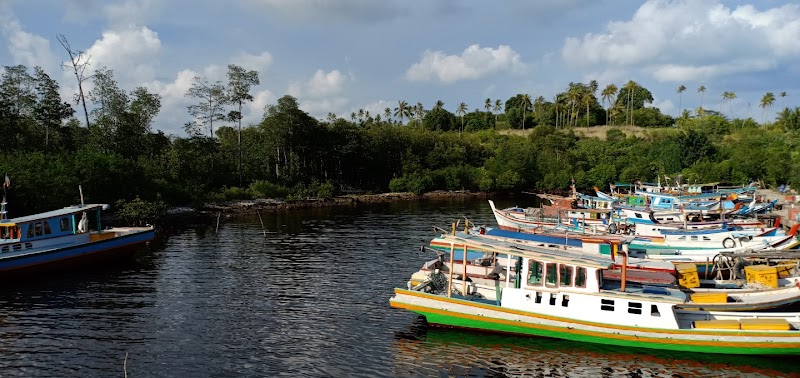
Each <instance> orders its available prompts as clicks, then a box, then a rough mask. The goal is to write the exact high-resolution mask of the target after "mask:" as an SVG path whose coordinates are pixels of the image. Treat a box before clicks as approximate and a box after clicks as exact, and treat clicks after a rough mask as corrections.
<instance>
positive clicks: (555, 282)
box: [544, 263, 558, 288]
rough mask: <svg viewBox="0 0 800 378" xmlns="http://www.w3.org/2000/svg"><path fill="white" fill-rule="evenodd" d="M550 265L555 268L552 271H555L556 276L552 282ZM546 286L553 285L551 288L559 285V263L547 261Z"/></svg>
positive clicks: (545, 271) (545, 269) (545, 270)
mask: <svg viewBox="0 0 800 378" xmlns="http://www.w3.org/2000/svg"><path fill="white" fill-rule="evenodd" d="M550 267H552V268H553V272H552V273H554V274H553V276H554V277H553V281H552V282H550V276H551V274H550V273H551V272H550ZM544 286H545V287H551V288H556V287H558V264H557V263H545V268H544Z"/></svg>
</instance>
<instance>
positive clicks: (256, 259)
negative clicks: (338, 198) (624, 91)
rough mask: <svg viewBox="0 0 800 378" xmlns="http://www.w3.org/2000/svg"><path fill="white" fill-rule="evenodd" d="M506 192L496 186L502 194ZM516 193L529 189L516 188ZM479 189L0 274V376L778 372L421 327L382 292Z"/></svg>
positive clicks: (712, 359) (268, 220)
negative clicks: (117, 263)
mask: <svg viewBox="0 0 800 378" xmlns="http://www.w3.org/2000/svg"><path fill="white" fill-rule="evenodd" d="M509 202H514V201H505V202H501V203H500V205H511V204H513V203H509ZM519 204H520V205H525V204H526V203H524V200H522V201H520V203H519ZM462 216H467V217H469V218H470V219H473V220H476V221H482V222H488V221H491V220H492V219H490V217H491V214H490V211H489V207H488V204H486V202H485V201H466V202H465V201H444V202H424V203H399V204H390V205H375V206H369V207H359V208H354V209H322V210H309V211H301V212H294V213H292V214H264V223H265V227H266V232H267V236H266V238H265V237H264V235H263V233H262V228H261V225H260V223H259V221H258V218H257V217H256V218H248V219H243V220H237V221H229V222H223V224H222V226H221V227H220V232H219V235H215V233H214V231H213V229H190V230H185V231H182V232H179V233H177V234H175V235H172V236H170V237H169V238H167V239H165V240H161V241H160V242H159V243H156V245H154V246H152V247H151V248H150V249H149V250H147V251H144V252H143V253H142V254H140V255H139V256H138V257H137V259H136V261H135V262H133V263H131V264H127V265H124V266H121V267H119V268H117V269H113V270H106V271H103V272H93V273H87V274H80V275H69V276H63V275H62V276H52V277H38V278H36V279H32V280H31V282H29V283H25V284H8V283H7V284H4V287H2V288H0V306H1V307H0V376H2V377H9V376H24V377H40V376H44V377H77V376H80V377H122V376H123V365H124V364H125V357H126V354H127V373H128V376H129V377H162V376H163V377H230V376H262V377H276V376H286V377H297V376H315V377H362V376H378V377H388V376H434V377H438V376H442V377H444V376H476V377H504V376H548V377H566V376H626V377H673V376H682V377H696V376H726V377H727V376H744V375H746V376H764V377H771V376H789V375H792V374H794V372H797V371H800V366H798V364H797V363H796V362H794V361H793V360H792V359H770V358H747V357H744V358H743V357H728V356H702V355H701V356H692V355H688V354H667V353H660V352H642V351H637V350H633V349H615V348H610V347H602V346H594V345H583V344H578V343H570V342H564V341H559V340H549V339H535V338H518V337H511V336H502V335H492V334H483V333H473V332H462V331H456V330H439V329H429V328H428V327H426V325H425V322H424V320H423V318H421V317H418V316H417V315H414V314H412V313H408V312H405V311H401V310H393V309H390V308H389V306H388V300H389V297H390V296H391V294H392V289H393V288H394V287H395V286H401V287H402V286H404V285H405V282H406V281H407V280H408V278H409V275H410V274H411V273H412V272H413V271H415V270H416V269H418V268H419V266H420V265H421V264H422V262H423V261H424V260H425V259H429V258H432V257H434V256H433V255H431V254H430V253H428V252H421V251H420V250H419V248H418V247H419V246H420V245H423V244H426V243H427V242H428V241H429V240H430V238H431V237H433V236H434V233H433V232H432V228H433V226H440V227H446V225H447V224H449V223H450V222H453V221H455V220H457V219H458V218H460V217H462Z"/></svg>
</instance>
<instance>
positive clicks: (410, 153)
mask: <svg viewBox="0 0 800 378" xmlns="http://www.w3.org/2000/svg"><path fill="white" fill-rule="evenodd" d="M228 68H229V70H228V82H227V83H221V82H209V81H208V80H206V79H205V78H200V77H198V78H195V81H194V85H193V86H192V89H190V91H189V92H188V93H187V96H189V97H192V98H194V99H196V100H197V103H196V104H195V105H192V106H190V107H189V109H187V110H188V113H187V120H191V121H189V122H187V123H186V125H185V130H186V131H187V135H188V136H186V137H177V136H171V135H165V134H164V133H163V132H161V131H155V130H153V129H152V125H153V120H154V119H155V117H156V116H157V115H158V113H159V110H160V108H161V103H160V97H159V96H158V95H157V94H155V93H151V92H149V91H148V90H147V89H146V88H144V87H139V88H134V89H132V90H126V89H122V88H119V87H118V85H117V83H116V81H115V80H114V73H113V71H111V70H109V69H106V68H101V69H98V70H97V71H96V72H95V73H94V75H92V76H91V78H90V80H91V81H92V85H91V90H90V91H89V92H88V93H82V92H80V93H78V94H77V95H76V98H77V99H78V103H77V104H76V106H75V107H73V105H72V104H70V103H67V102H65V101H64V100H63V99H62V98H61V97H60V96H59V84H58V83H57V82H56V81H55V80H53V79H51V78H50V77H49V76H48V75H47V74H46V73H45V72H43V71H42V70H41V69H40V68H38V67H34V68H33V69H32V70H31V69H29V68H28V67H25V66H7V67H4V72H3V75H2V82H1V83H0V135H2V137H0V149H1V150H2V158H1V159H0V173H2V172H7V173H8V175H9V176H11V178H12V187H11V188H10V191H9V200H10V203H11V205H10V207H11V210H12V213H14V214H16V215H21V213H32V212H36V211H41V210H49V209H53V208H57V207H62V206H65V205H67V204H72V203H76V202H78V198H79V197H78V190H77V188H78V185H82V187H83V191H84V195H85V197H86V201H87V202H102V203H117V201H119V200H122V201H127V203H128V204H131V202H130V201H133V202H132V203H133V204H136V205H137V206H145V207H146V206H154V207H155V208H158V209H163V208H164V207H165V206H177V205H184V206H200V205H202V204H203V203H207V202H209V201H220V200H231V199H248V198H267V197H270V198H275V197H278V198H288V199H292V198H304V197H323V198H324V197H330V196H333V195H338V194H343V193H378V192H386V191H411V192H415V193H423V192H427V191H431V190H437V189H444V190H469V191H488V192H518V191H523V190H535V191H548V190H558V189H566V188H567V187H568V185H569V183H570V181H571V179H573V178H574V179H575V181H576V182H577V185H578V188H579V189H588V188H591V187H592V186H594V185H596V186H600V187H606V186H607V185H608V183H609V182H614V181H623V182H632V181H634V180H644V181H654V180H655V178H656V177H663V176H664V175H669V176H674V175H676V174H682V175H683V177H685V179H686V180H688V181H692V182H694V181H697V182H710V181H721V182H726V183H730V184H745V183H747V182H749V181H750V180H753V179H761V180H762V181H763V182H765V183H767V184H772V185H777V184H786V183H790V184H793V183H798V182H800V169H799V168H800V158H799V157H798V154H797V152H796V151H797V145H798V143H799V142H800V138H798V131H797V129H798V128H800V108H794V109H793V110H791V109H788V108H787V109H783V110H781V111H779V112H778V113H777V115H778V116H777V118H775V119H770V118H772V117H769V118H768V117H767V109H768V108H769V106H771V105H772V104H773V102H774V101H775V96H774V95H772V94H771V93H768V95H772V97H771V98H770V97H769V96H767V95H765V98H764V99H762V108H763V109H764V119H763V122H757V121H756V120H753V119H731V118H729V117H727V116H726V115H725V114H723V113H722V111H724V110H725V109H720V112H716V111H712V110H704V109H702V108H698V109H697V111H692V112H690V111H684V112H683V114H682V115H681V117H679V118H677V119H675V118H673V117H670V116H668V115H664V114H661V112H660V111H659V110H658V109H657V108H654V107H649V106H648V105H649V104H650V103H651V102H652V101H653V97H652V94H651V93H650V91H648V90H647V89H646V88H643V87H641V86H639V85H638V84H637V83H635V82H633V81H630V82H628V83H627V84H625V85H624V86H622V87H621V88H620V89H619V90H618V89H617V87H616V86H614V85H609V86H608V87H606V88H605V89H603V90H602V91H601V92H600V97H599V100H598V97H597V91H598V88H597V84H596V82H591V83H588V84H582V83H570V84H569V85H568V87H567V88H566V90H565V91H564V92H563V93H560V94H558V95H557V96H555V97H554V99H553V101H552V102H551V101H548V100H546V99H545V98H543V97H537V98H532V97H531V96H530V95H527V94H518V95H515V96H512V97H510V98H509V99H507V100H506V101H504V102H503V101H501V100H491V99H486V101H485V103H483V104H481V105H480V106H477V107H475V108H474V110H472V111H468V110H469V109H468V106H467V104H465V103H461V104H459V105H458V106H457V111H456V112H455V113H452V112H450V111H448V110H446V109H445V107H444V104H443V103H441V101H440V102H437V103H436V104H433V105H432V107H431V109H430V110H426V109H425V107H424V106H423V105H422V104H419V103H417V104H416V105H410V104H409V103H407V102H406V101H400V102H399V103H398V106H397V107H396V108H394V109H390V108H386V109H385V111H384V112H383V114H374V115H373V114H370V113H369V112H365V111H358V112H353V113H352V114H350V115H349V117H346V118H342V117H339V116H337V115H334V114H329V115H328V117H327V118H326V119H324V120H318V119H315V118H313V117H311V116H310V115H309V114H307V113H305V112H304V111H302V110H300V109H299V107H298V103H297V100H296V99H294V98H292V97H290V96H284V97H282V98H280V99H279V100H278V101H277V103H276V104H273V105H270V106H268V107H267V108H266V109H264V115H263V120H262V121H261V122H259V123H258V124H252V125H244V126H243V125H241V124H240V123H241V116H240V115H241V109H242V104H243V103H245V102H247V101H250V100H252V97H251V96H250V95H249V91H250V86H252V85H254V84H258V75H257V73H255V72H254V71H247V70H245V69H243V68H241V67H238V66H235V65H231V66H229V67H228ZM79 78H80V77H79ZM681 88H683V90H685V87H684V86H681V87H680V88H678V94H680V93H682V92H683V91H682V90H681ZM731 96H733V97H734V98H735V94H733V93H732V92H725V93H724V94H723V99H729V98H731ZM81 100H84V101H86V102H87V104H86V105H85V106H84V103H83V102H82V101H81ZM76 110H77V112H76ZM595 125H618V126H620V127H624V126H625V125H636V126H640V127H646V128H647V130H648V132H647V133H646V135H645V136H640V137H634V136H626V134H625V133H624V132H623V131H622V130H621V129H619V128H612V129H611V130H610V131H608V132H607V134H606V135H605V138H581V137H578V136H576V133H575V129H576V128H578V127H587V126H588V127H591V126H595ZM215 126H216V128H215ZM507 129H525V130H528V131H527V134H526V135H525V136H519V135H514V134H511V133H508V132H504V130H507ZM137 198H138V199H137ZM121 205H123V206H122V207H123V208H125V202H123V203H121Z"/></svg>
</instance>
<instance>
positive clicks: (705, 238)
mask: <svg viewBox="0 0 800 378" xmlns="http://www.w3.org/2000/svg"><path fill="white" fill-rule="evenodd" d="M703 240H704V241H711V238H709V237H708V236H703Z"/></svg>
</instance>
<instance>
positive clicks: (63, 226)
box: [58, 218, 69, 232]
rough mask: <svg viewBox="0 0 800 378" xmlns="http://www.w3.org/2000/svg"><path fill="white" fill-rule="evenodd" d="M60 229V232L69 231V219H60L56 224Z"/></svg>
mask: <svg viewBox="0 0 800 378" xmlns="http://www.w3.org/2000/svg"><path fill="white" fill-rule="evenodd" d="M58 223H59V225H60V228H61V232H65V231H69V218H61V220H60V221H59V222H58Z"/></svg>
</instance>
